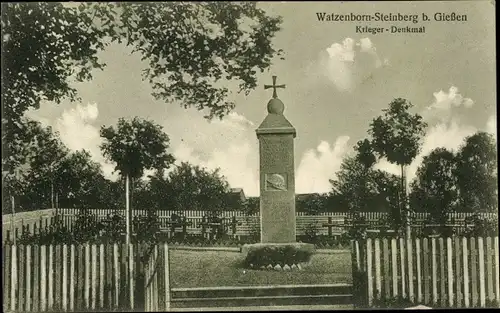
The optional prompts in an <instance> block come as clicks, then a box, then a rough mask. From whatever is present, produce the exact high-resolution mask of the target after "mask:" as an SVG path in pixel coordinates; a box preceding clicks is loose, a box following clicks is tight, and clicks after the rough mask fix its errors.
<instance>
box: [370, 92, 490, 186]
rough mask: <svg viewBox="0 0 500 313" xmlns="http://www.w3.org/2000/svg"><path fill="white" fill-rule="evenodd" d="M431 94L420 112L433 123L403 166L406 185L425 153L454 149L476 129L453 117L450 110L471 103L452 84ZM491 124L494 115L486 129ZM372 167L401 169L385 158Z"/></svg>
mask: <svg viewBox="0 0 500 313" xmlns="http://www.w3.org/2000/svg"><path fill="white" fill-rule="evenodd" d="M433 95H434V101H433V102H432V103H431V104H430V105H429V106H428V107H427V108H426V109H425V110H424V111H423V112H421V114H422V116H424V119H425V120H429V119H430V120H432V121H433V122H434V125H433V126H431V127H430V128H429V129H427V132H426V135H425V137H424V138H423V141H422V146H421V151H420V153H419V154H418V155H417V157H416V158H415V160H414V161H413V162H412V164H411V165H410V166H408V167H407V169H406V175H407V183H408V184H409V183H410V182H411V180H412V179H414V178H415V175H416V172H417V169H418V167H419V166H420V165H421V164H422V160H423V158H424V156H426V155H428V154H429V153H430V152H431V151H432V150H434V149H436V148H446V149H448V150H450V151H454V152H456V151H458V149H459V148H460V146H461V145H462V144H463V142H464V140H465V138H466V137H468V136H470V135H473V134H474V133H475V132H477V131H478V129H477V128H476V127H473V126H470V125H467V124H464V123H463V122H461V121H460V120H459V119H458V118H457V117H456V116H454V112H453V109H454V108H457V107H463V108H466V109H468V108H471V107H472V106H473V104H474V102H473V101H472V99H470V98H465V97H463V96H462V95H461V94H460V93H459V92H458V88H457V87H455V86H451V87H450V89H449V91H448V92H444V91H442V90H440V91H438V92H434V93H433ZM492 118H493V119H492ZM493 123H496V119H495V118H494V116H492V117H491V118H490V119H489V120H488V122H487V125H486V128H487V129H492V128H493V127H495V126H496V125H494V124H493ZM375 168H376V169H381V170H385V171H387V172H389V173H392V174H395V175H401V169H400V168H399V167H398V166H397V165H395V164H390V163H389V162H388V161H387V160H385V159H382V160H380V161H379V162H378V163H377V164H376V165H375Z"/></svg>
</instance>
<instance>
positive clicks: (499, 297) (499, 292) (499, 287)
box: [493, 236, 500, 303]
mask: <svg viewBox="0 0 500 313" xmlns="http://www.w3.org/2000/svg"><path fill="white" fill-rule="evenodd" d="M493 246H494V247H495V249H494V251H495V295H496V301H497V303H500V281H499V280H500V277H499V276H500V271H499V269H498V267H499V266H500V264H499V263H498V236H497V237H495V238H494V241H493Z"/></svg>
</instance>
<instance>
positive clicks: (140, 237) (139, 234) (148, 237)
mask: <svg viewBox="0 0 500 313" xmlns="http://www.w3.org/2000/svg"><path fill="white" fill-rule="evenodd" d="M133 226H134V231H133V233H135V236H134V239H135V241H137V242H144V241H148V242H157V241H158V234H159V233H160V219H159V217H158V213H157V212H156V211H155V210H152V209H149V210H148V211H147V214H146V216H136V217H135V218H134V220H133Z"/></svg>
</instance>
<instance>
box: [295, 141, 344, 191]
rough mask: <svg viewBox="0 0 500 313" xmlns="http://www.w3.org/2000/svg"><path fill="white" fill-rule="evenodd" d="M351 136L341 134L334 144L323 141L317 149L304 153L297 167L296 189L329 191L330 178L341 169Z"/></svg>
mask: <svg viewBox="0 0 500 313" xmlns="http://www.w3.org/2000/svg"><path fill="white" fill-rule="evenodd" d="M348 141H349V136H340V137H338V138H337V140H336V141H335V143H334V144H333V146H331V145H330V143H328V142H327V141H321V142H320V144H319V145H318V146H317V147H316V149H310V150H308V151H306V152H305V153H304V155H303V156H302V159H301V160H300V163H299V166H298V168H297V174H296V179H295V191H296V192H297V193H312V192H320V193H323V192H328V191H330V190H331V185H330V179H332V178H334V176H335V173H336V172H337V171H338V170H339V169H340V164H341V163H342V159H343V157H344V156H345V155H346V153H347V151H348V146H347V143H348Z"/></svg>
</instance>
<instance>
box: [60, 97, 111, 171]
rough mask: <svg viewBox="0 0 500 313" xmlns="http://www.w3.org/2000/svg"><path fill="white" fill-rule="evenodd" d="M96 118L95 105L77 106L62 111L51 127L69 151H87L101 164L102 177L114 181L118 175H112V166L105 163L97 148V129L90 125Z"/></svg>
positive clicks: (100, 140) (99, 142)
mask: <svg viewBox="0 0 500 313" xmlns="http://www.w3.org/2000/svg"><path fill="white" fill-rule="evenodd" d="M98 116H99V109H98V106H97V103H88V104H86V105H81V104H77V105H76V107H74V108H71V109H66V110H64V112H63V113H62V115H61V116H60V117H59V118H58V119H57V120H56V122H55V125H53V127H54V129H55V130H56V131H57V132H59V135H60V137H61V140H62V142H63V143H64V144H65V145H66V146H67V147H68V148H69V149H70V150H73V151H78V150H82V149H85V150H87V151H89V152H90V154H91V156H92V159H93V160H94V161H95V162H98V163H100V164H101V166H102V170H103V173H104V176H106V177H107V178H109V179H112V180H116V179H117V178H118V174H117V173H113V170H114V165H113V164H110V163H108V162H106V160H105V158H104V157H103V155H102V153H101V150H100V148H99V145H100V144H101V142H102V139H101V137H100V135H99V128H97V127H96V126H94V125H93V124H92V123H93V122H94V121H95V120H96V119H97V117H98Z"/></svg>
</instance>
